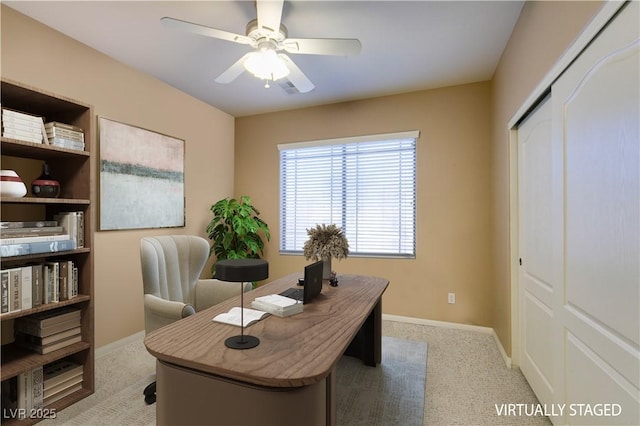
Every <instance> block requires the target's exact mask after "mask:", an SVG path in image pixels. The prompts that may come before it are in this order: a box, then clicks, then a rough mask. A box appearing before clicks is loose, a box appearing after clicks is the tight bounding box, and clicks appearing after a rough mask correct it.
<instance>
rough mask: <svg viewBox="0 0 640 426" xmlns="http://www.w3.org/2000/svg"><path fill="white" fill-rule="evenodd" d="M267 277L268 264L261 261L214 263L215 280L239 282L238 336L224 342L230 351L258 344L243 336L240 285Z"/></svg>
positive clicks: (241, 289)
mask: <svg viewBox="0 0 640 426" xmlns="http://www.w3.org/2000/svg"><path fill="white" fill-rule="evenodd" d="M268 277H269V264H268V263H267V261H266V260H262V259H225V260H221V261H219V262H218V263H216V276H215V278H216V279H218V280H220V281H231V282H239V283H241V284H240V285H241V286H240V335H239V336H233V337H229V338H228V339H227V340H225V341H224V344H225V346H227V347H228V348H231V349H249V348H254V347H256V346H258V345H259V344H260V339H258V338H257V337H255V336H245V334H244V291H243V285H242V283H245V282H253V281H260V280H264V279H266V278H268Z"/></svg>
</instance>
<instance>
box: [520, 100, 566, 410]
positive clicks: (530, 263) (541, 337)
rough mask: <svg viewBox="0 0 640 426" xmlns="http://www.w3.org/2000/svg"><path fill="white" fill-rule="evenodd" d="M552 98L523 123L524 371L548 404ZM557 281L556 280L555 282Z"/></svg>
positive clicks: (551, 375)
mask: <svg viewBox="0 0 640 426" xmlns="http://www.w3.org/2000/svg"><path fill="white" fill-rule="evenodd" d="M551 146H552V145H551V101H550V99H549V97H547V98H546V99H545V100H544V101H542V103H541V104H540V105H539V106H538V107H537V108H536V110H535V111H533V112H532V113H531V114H529V115H528V116H527V118H526V120H525V121H524V122H523V123H521V124H520V126H519V127H518V203H519V206H518V211H519V254H520V264H521V266H520V268H519V274H520V275H519V283H520V291H519V315H520V318H519V327H520V354H521V357H520V369H521V370H522V373H523V374H524V376H525V377H526V378H527V380H528V382H529V384H530V385H531V388H532V389H533V390H534V392H535V393H536V395H537V396H538V399H539V400H540V402H541V403H543V404H552V403H554V402H556V401H555V397H554V391H555V389H556V384H555V378H554V365H553V354H554V352H553V351H552V350H551V348H552V347H553V346H554V344H555V345H557V344H558V339H557V338H556V339H555V343H554V338H553V321H554V320H555V318H554V313H553V307H552V303H553V295H554V292H555V290H554V283H553V281H552V264H553V258H552V230H551V203H552V198H551V193H552V180H551V176H552V173H551V164H552V157H551ZM556 285H557V284H556Z"/></svg>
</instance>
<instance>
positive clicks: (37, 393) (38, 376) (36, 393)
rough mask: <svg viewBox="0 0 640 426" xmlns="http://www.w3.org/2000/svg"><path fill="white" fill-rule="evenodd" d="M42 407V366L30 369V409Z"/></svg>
mask: <svg viewBox="0 0 640 426" xmlns="http://www.w3.org/2000/svg"><path fill="white" fill-rule="evenodd" d="M42 407H44V374H43V368H42V366H39V367H36V368H34V369H33V370H32V371H31V409H32V410H39V409H42Z"/></svg>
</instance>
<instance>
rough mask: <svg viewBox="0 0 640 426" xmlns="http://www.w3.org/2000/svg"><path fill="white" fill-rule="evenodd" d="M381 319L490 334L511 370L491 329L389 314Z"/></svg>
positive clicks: (500, 344)
mask: <svg viewBox="0 0 640 426" xmlns="http://www.w3.org/2000/svg"><path fill="white" fill-rule="evenodd" d="M382 319H383V320H385V321H395V322H404V323H408V324H416V325H427V326H430V327H440V328H453V329H456V330H466V331H475V332H479V333H483V334H491V335H492V336H493V340H494V341H495V342H496V346H497V347H498V351H500V355H501V356H502V359H503V361H504V363H505V365H506V366H507V368H511V358H509V356H508V355H507V352H506V351H505V350H504V347H503V346H502V342H500V339H499V338H498V335H497V334H496V331H495V330H494V329H493V328H491V327H484V326H481V325H471V324H461V323H457V322H447V321H436V320H429V319H423V318H413V317H403V316H399V315H390V314H382Z"/></svg>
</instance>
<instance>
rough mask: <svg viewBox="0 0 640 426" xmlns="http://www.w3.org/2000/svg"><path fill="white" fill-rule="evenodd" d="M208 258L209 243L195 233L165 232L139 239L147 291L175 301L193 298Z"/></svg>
mask: <svg viewBox="0 0 640 426" xmlns="http://www.w3.org/2000/svg"><path fill="white" fill-rule="evenodd" d="M208 258H209V243H208V242H207V240H205V239H204V238H201V237H197V236H194V235H163V236H158V237H144V238H142V239H141V240H140V262H141V264H142V282H143V286H144V293H145V294H152V295H154V296H156V297H160V298H162V299H165V300H171V301H173V302H183V303H191V304H193V302H194V288H195V285H196V282H197V281H198V279H199V278H200V273H201V272H202V269H203V268H204V265H205V263H206V262H207V259H208Z"/></svg>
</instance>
